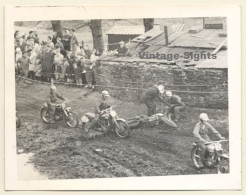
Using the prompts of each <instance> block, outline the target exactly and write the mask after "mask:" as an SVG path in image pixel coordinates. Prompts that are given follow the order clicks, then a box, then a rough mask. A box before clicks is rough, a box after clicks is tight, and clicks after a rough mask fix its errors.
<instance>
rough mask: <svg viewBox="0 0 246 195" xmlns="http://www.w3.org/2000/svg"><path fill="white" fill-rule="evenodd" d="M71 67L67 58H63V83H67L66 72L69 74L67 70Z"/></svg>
mask: <svg viewBox="0 0 246 195" xmlns="http://www.w3.org/2000/svg"><path fill="white" fill-rule="evenodd" d="M68 67H69V63H68V59H67V58H63V69H62V77H63V81H64V82H65V81H66V72H67V68H68Z"/></svg>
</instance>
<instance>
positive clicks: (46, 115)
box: [40, 107, 52, 124]
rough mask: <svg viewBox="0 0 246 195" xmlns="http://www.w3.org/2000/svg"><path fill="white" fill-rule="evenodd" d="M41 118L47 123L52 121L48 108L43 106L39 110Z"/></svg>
mask: <svg viewBox="0 0 246 195" xmlns="http://www.w3.org/2000/svg"><path fill="white" fill-rule="evenodd" d="M40 116H41V119H42V121H43V122H44V123H46V124H49V123H50V122H51V121H52V117H51V116H50V114H49V113H48V108H46V107H44V108H42V109H41V111H40Z"/></svg>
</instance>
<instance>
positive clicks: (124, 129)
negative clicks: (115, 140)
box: [115, 120, 130, 138]
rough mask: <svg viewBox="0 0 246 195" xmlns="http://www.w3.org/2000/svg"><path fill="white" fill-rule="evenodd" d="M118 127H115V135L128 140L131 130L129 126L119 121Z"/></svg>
mask: <svg viewBox="0 0 246 195" xmlns="http://www.w3.org/2000/svg"><path fill="white" fill-rule="evenodd" d="M117 123H118V126H117V125H116V126H115V133H116V135H117V136H119V137H120V138H126V137H128V136H129V135H130V128H129V126H128V124H127V123H126V122H124V121H120V120H119V121H117Z"/></svg>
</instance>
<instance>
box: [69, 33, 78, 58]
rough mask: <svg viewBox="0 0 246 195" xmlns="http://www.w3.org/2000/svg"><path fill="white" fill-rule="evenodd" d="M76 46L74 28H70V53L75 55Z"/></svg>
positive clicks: (76, 40)
mask: <svg viewBox="0 0 246 195" xmlns="http://www.w3.org/2000/svg"><path fill="white" fill-rule="evenodd" d="M77 47H78V39H77V36H76V35H75V30H74V29H73V30H72V36H71V41H70V48H71V51H72V54H73V55H75V54H76V51H77Z"/></svg>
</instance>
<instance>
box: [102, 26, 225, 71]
mask: <svg viewBox="0 0 246 195" xmlns="http://www.w3.org/2000/svg"><path fill="white" fill-rule="evenodd" d="M176 28H178V30H177V32H174V33H172V34H170V35H169V36H168V42H169V45H168V46H167V44H166V40H165V33H164V31H161V30H160V29H152V30H150V31H148V32H146V33H144V34H141V35H140V36H138V37H136V38H135V39H133V40H132V41H131V42H129V43H127V44H126V46H127V47H128V49H129V51H130V52H131V54H132V57H123V58H117V57H112V56H111V57H108V58H107V57H106V58H104V59H103V60H105V61H133V62H155V63H159V64H177V65H178V64H179V63H180V64H181V66H184V67H189V66H193V67H196V68H199V69H200V68H216V69H220V68H222V69H223V68H227V67H228V66H227V50H226V49H227V44H226V42H224V41H225V40H226V37H225V36H220V34H226V32H224V31H223V30H218V29H202V30H199V29H198V30H197V31H196V29H193V31H192V32H189V31H186V32H182V31H180V30H179V29H180V28H181V27H176ZM222 43H223V46H222V47H221V48H220V50H219V51H217V54H216V59H206V60H204V59H199V60H198V61H195V60H194V59H188V60H186V59H185V58H184V53H185V52H192V55H193V54H200V55H201V52H205V55H207V53H208V52H209V53H212V52H213V51H215V50H216V48H217V47H218V46H219V45H221V44H222ZM140 52H141V53H144V52H146V53H148V54H156V53H159V54H172V55H174V54H179V56H181V57H180V58H179V60H175V59H173V60H171V61H168V60H158V59H141V58H140V55H139V53H140ZM182 61H184V63H183V62H182Z"/></svg>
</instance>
